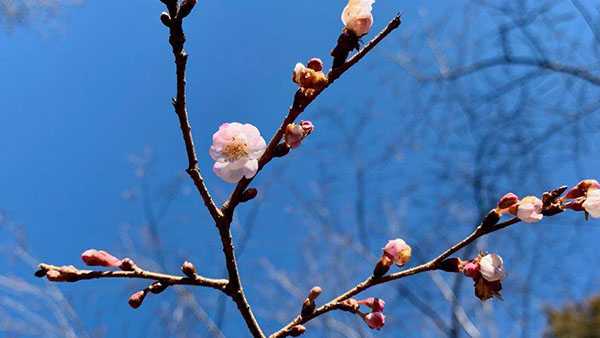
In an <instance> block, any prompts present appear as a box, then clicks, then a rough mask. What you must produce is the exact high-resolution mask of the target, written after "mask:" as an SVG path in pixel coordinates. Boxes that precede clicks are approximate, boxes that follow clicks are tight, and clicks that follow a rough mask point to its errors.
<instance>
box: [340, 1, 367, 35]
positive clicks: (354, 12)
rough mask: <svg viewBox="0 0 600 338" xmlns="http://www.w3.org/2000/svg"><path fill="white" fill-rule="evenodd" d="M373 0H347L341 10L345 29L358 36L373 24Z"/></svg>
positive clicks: (365, 32)
mask: <svg viewBox="0 0 600 338" xmlns="http://www.w3.org/2000/svg"><path fill="white" fill-rule="evenodd" d="M374 2H375V0H349V1H348V5H346V7H344V11H343V12H342V22H343V23H344V26H346V29H348V30H349V31H352V32H353V33H354V34H356V36H358V37H360V36H363V35H365V34H367V33H368V32H369V31H370V30H371V27H372V26H373V14H371V11H372V10H373V3H374Z"/></svg>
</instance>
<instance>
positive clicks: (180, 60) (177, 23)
mask: <svg viewBox="0 0 600 338" xmlns="http://www.w3.org/2000/svg"><path fill="white" fill-rule="evenodd" d="M163 2H164V3H165V4H166V5H167V8H168V10H169V16H170V17H171V21H170V25H169V32H170V35H169V43H170V44H171V47H172V50H173V55H174V56H175V65H176V74H177V95H176V97H175V98H173V107H174V108H175V113H177V117H178V118H179V126H180V128H181V134H182V135H183V141H184V143H185V151H186V153H187V158H188V168H187V169H186V171H187V173H188V174H189V175H190V177H191V178H192V180H193V181H194V185H195V186H196V189H197V190H198V192H199V193H200V196H201V197H202V200H203V201H204V205H206V208H207V209H208V211H209V212H210V214H211V216H212V217H213V219H214V220H215V221H217V220H218V219H219V218H221V216H222V213H221V210H219V208H218V207H217V205H216V204H215V202H214V200H213V199H212V197H211V195H210V192H209V191H208V188H207V187H206V184H205V183H204V178H203V177H202V173H201V172H200V168H199V167H198V157H197V156H196V148H195V146H194V137H193V135H192V126H191V125H190V121H189V118H188V112H187V108H186V101H185V84H186V82H185V69H186V65H187V59H188V55H187V53H186V52H185V50H184V49H183V47H184V44H185V34H184V32H183V18H182V17H180V13H179V6H178V5H177V1H163Z"/></svg>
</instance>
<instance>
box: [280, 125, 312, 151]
mask: <svg viewBox="0 0 600 338" xmlns="http://www.w3.org/2000/svg"><path fill="white" fill-rule="evenodd" d="M314 128H315V127H314V125H313V123H312V122H310V121H300V124H296V123H290V124H288V125H287V127H286V128H285V135H284V140H285V144H287V145H288V146H289V147H290V148H292V149H293V148H298V147H299V146H300V144H301V143H302V140H304V138H305V137H307V136H308V135H310V134H311V133H312V131H313V130H314Z"/></svg>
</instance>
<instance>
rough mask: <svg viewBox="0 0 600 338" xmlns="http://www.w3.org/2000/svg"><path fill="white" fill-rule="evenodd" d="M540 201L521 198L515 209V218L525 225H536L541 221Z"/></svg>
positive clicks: (533, 198) (541, 204)
mask: <svg viewBox="0 0 600 338" xmlns="http://www.w3.org/2000/svg"><path fill="white" fill-rule="evenodd" d="M542 207H543V203H542V200H540V199H539V198H537V197H535V196H527V197H525V198H523V199H522V200H521V201H520V202H519V204H518V207H517V217H518V218H519V219H520V220H521V221H523V222H525V223H536V222H539V221H541V220H542V218H543V217H544V215H542Z"/></svg>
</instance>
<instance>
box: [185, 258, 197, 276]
mask: <svg viewBox="0 0 600 338" xmlns="http://www.w3.org/2000/svg"><path fill="white" fill-rule="evenodd" d="M181 272H183V273H184V274H185V275H186V276H188V277H190V278H196V267H195V266H194V264H192V262H188V261H185V262H183V264H182V265H181Z"/></svg>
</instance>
